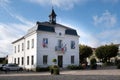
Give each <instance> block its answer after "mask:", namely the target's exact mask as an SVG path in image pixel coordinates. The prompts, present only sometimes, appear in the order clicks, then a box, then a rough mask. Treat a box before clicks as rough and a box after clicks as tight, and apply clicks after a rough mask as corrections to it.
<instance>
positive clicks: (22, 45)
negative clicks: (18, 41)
mask: <svg viewBox="0 0 120 80" xmlns="http://www.w3.org/2000/svg"><path fill="white" fill-rule="evenodd" d="M22 51H24V43H22Z"/></svg>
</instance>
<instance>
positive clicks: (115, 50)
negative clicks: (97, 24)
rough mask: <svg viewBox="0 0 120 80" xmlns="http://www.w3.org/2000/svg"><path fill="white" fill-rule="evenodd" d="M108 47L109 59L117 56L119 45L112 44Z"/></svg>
mask: <svg viewBox="0 0 120 80" xmlns="http://www.w3.org/2000/svg"><path fill="white" fill-rule="evenodd" d="M107 49H108V55H107V58H108V61H110V58H112V57H115V56H117V54H118V46H116V45H113V44H111V45H109V46H108V48H107Z"/></svg>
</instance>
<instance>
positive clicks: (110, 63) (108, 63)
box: [104, 62, 115, 66]
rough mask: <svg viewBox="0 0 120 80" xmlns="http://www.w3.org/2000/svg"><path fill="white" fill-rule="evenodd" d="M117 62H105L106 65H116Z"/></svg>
mask: <svg viewBox="0 0 120 80" xmlns="http://www.w3.org/2000/svg"><path fill="white" fill-rule="evenodd" d="M114 65H115V64H114V63H113V62H105V63H104V66H114Z"/></svg>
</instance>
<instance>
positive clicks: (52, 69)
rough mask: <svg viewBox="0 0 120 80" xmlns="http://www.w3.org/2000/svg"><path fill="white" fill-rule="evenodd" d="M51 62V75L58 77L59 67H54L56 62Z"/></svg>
mask: <svg viewBox="0 0 120 80" xmlns="http://www.w3.org/2000/svg"><path fill="white" fill-rule="evenodd" d="M52 62H53V63H54V65H53V66H51V67H50V71H51V74H54V75H59V67H58V66H57V65H56V62H57V60H56V59H53V60H52Z"/></svg>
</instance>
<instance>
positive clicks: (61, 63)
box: [58, 56, 63, 67]
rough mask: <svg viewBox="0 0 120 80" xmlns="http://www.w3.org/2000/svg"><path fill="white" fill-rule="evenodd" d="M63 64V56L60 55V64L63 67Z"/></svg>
mask: <svg viewBox="0 0 120 80" xmlns="http://www.w3.org/2000/svg"><path fill="white" fill-rule="evenodd" d="M62 65H63V56H58V66H59V67H62Z"/></svg>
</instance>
